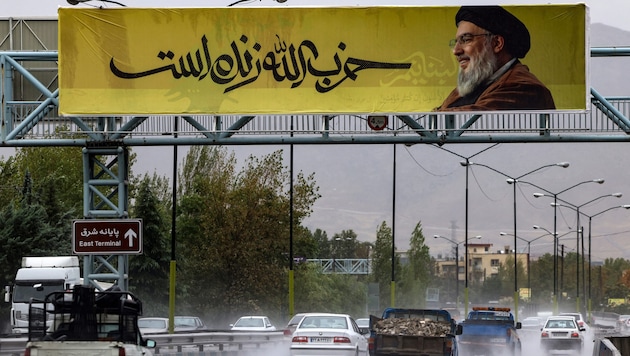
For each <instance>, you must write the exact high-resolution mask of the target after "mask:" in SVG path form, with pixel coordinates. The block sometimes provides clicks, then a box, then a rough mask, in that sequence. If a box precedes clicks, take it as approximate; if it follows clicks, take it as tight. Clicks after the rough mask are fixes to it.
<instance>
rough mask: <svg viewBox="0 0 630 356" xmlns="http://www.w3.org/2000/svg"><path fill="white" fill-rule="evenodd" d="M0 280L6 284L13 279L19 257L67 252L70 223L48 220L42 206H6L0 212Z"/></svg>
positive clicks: (19, 263)
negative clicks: (53, 223)
mask: <svg viewBox="0 0 630 356" xmlns="http://www.w3.org/2000/svg"><path fill="white" fill-rule="evenodd" d="M0 245H1V246H2V250H3V251H5V253H2V254H0V271H2V275H1V278H2V280H1V282H2V283H3V284H2V285H6V284H7V283H9V282H10V281H13V278H15V272H16V271H17V270H18V268H20V266H21V263H22V257H25V256H50V255H68V254H70V250H71V248H70V247H71V242H70V228H69V225H62V226H54V225H51V224H49V223H48V216H47V215H46V210H45V209H44V207H43V206H41V205H37V204H35V205H26V204H22V205H19V206H18V205H16V204H10V205H8V206H5V207H4V209H2V211H1V212H0Z"/></svg>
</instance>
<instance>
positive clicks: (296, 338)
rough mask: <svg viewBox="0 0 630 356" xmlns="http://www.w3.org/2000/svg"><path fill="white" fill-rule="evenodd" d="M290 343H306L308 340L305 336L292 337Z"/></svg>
mask: <svg viewBox="0 0 630 356" xmlns="http://www.w3.org/2000/svg"><path fill="white" fill-rule="evenodd" d="M291 342H308V338H307V337H306V336H294V337H293V339H291Z"/></svg>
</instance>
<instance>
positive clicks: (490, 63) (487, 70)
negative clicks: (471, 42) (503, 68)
mask: <svg viewBox="0 0 630 356" xmlns="http://www.w3.org/2000/svg"><path fill="white" fill-rule="evenodd" d="M496 67H497V58H496V57H495V56H494V53H492V47H491V45H490V43H486V44H485V45H484V46H483V49H482V50H481V52H479V54H478V55H477V56H476V57H470V63H469V64H468V68H467V69H466V70H465V71H464V70H463V69H462V68H461V67H460V68H459V75H458V77H457V91H458V92H459V95H460V96H466V95H468V94H470V93H472V92H473V91H474V90H475V88H477V86H479V85H480V84H482V83H483V82H485V81H486V80H487V79H488V78H490V77H491V76H492V74H494V72H495V71H496V70H497V68H496Z"/></svg>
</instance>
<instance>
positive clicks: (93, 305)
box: [24, 285, 155, 356]
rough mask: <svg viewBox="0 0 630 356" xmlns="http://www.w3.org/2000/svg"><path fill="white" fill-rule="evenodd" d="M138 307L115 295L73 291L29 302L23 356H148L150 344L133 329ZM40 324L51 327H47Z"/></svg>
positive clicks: (120, 293)
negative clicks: (26, 335)
mask: <svg viewBox="0 0 630 356" xmlns="http://www.w3.org/2000/svg"><path fill="white" fill-rule="evenodd" d="M141 314H142V303H141V302H140V300H139V299H137V298H136V297H135V296H134V295H133V294H131V293H129V292H123V291H120V290H107V291H100V292H96V291H95V289H94V288H93V287H87V286H82V285H76V286H75V287H74V289H73V290H72V291H69V292H52V293H50V294H48V295H46V297H45V298H44V300H34V299H31V303H30V305H29V320H28V341H27V343H26V350H25V352H24V355H25V356H68V355H82V356H83V355H84V356H90V355H99V356H121V355H124V356H133V355H138V356H140V355H143V356H149V355H152V354H153V353H152V352H151V350H150V348H152V347H155V341H153V340H144V339H143V338H142V335H141V334H140V331H139V329H138V315H141ZM46 321H52V323H49V325H50V326H48V325H47V323H46Z"/></svg>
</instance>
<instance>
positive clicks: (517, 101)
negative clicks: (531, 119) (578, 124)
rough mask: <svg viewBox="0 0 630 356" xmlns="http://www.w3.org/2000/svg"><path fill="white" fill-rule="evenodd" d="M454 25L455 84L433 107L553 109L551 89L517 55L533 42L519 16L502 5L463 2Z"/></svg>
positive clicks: (527, 50)
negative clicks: (439, 103) (444, 97)
mask: <svg viewBox="0 0 630 356" xmlns="http://www.w3.org/2000/svg"><path fill="white" fill-rule="evenodd" d="M455 25H456V26H457V32H456V38H455V39H453V40H451V43H450V46H451V48H452V50H453V55H455V57H456V58H457V62H458V63H459V73H458V77H457V87H456V88H455V89H453V91H452V92H451V93H450V94H449V96H448V97H447V98H446V99H445V100H444V102H443V103H442V105H440V106H439V107H437V108H435V109H434V111H498V110H553V109H555V104H554V101H553V96H552V95H551V91H549V89H548V88H547V87H546V86H545V85H544V84H543V83H542V82H541V81H540V80H538V78H536V76H535V75H534V74H533V73H531V72H530V71H529V68H528V67H527V66H526V65H524V64H522V63H521V62H520V60H519V58H524V57H525V55H526V54H527V52H529V49H530V46H531V45H530V35H529V31H528V30H527V27H526V26H525V24H523V22H521V21H520V20H519V19H518V18H516V17H515V16H514V15H512V14H511V13H509V12H508V11H507V10H505V9H504V8H502V7H500V6H462V7H461V8H460V9H459V11H458V12H457V14H456V15H455Z"/></svg>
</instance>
